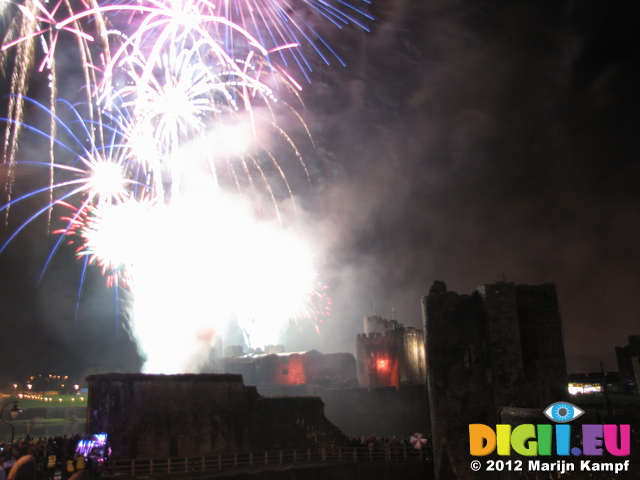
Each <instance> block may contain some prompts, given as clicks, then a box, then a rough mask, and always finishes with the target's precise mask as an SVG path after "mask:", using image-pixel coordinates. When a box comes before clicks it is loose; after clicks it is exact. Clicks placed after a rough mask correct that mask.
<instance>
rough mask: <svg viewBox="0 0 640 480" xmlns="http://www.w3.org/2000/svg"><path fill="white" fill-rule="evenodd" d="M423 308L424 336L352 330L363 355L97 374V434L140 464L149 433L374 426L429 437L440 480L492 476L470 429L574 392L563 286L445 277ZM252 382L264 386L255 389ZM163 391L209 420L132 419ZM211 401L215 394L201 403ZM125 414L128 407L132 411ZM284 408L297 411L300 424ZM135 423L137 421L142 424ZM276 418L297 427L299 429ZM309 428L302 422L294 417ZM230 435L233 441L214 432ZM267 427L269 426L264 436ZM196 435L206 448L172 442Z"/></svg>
mask: <svg viewBox="0 0 640 480" xmlns="http://www.w3.org/2000/svg"><path fill="white" fill-rule="evenodd" d="M422 307H423V326H424V331H421V330H418V329H415V328H413V327H404V326H403V325H402V324H400V323H398V322H397V321H396V320H385V319H382V318H380V317H378V316H371V317H366V318H365V320H364V333H363V334H360V335H358V336H357V338H356V350H357V359H354V358H353V355H351V354H329V355H323V354H321V353H319V352H317V351H314V350H311V351H308V352H299V353H284V352H281V351H276V352H275V353H268V354H261V355H240V356H236V357H230V358H227V359H226V360H225V361H226V368H227V372H229V371H231V372H233V373H235V375H231V374H229V373H227V374H225V375H203V376H193V377H191V376H173V378H161V377H162V376H141V375H138V376H136V375H133V376H118V375H114V374H110V375H107V376H96V377H93V378H90V400H89V403H90V405H89V411H90V412H92V413H91V415H90V418H89V421H88V428H89V429H90V431H94V430H96V429H97V430H100V431H107V430H109V429H110V430H111V432H112V435H114V434H115V435H116V437H122V438H119V440H123V439H124V440H123V441H124V444H123V445H122V448H123V450H122V452H120V455H122V456H125V457H126V456H130V458H135V457H140V456H141V455H148V454H150V453H151V450H152V448H153V443H154V442H153V441H151V440H149V441H147V440H148V439H150V438H152V437H157V435H158V434H162V435H165V437H166V438H165V440H166V441H165V442H164V443H166V444H167V445H169V447H168V448H169V450H168V451H167V452H166V453H167V454H168V455H174V454H180V455H182V454H189V455H191V454H194V453H196V454H197V453H198V452H200V450H202V448H205V447H206V448H207V449H213V450H214V451H225V450H230V449H233V448H235V449H238V448H239V449H247V448H262V447H265V448H268V447H269V446H273V445H276V444H277V445H282V446H288V445H290V444H291V442H292V441H293V442H294V443H295V442H298V441H301V442H303V443H304V442H305V441H308V439H309V438H313V439H314V440H313V441H315V439H319V438H321V437H324V438H333V439H338V438H339V436H340V434H339V433H337V432H336V431H335V430H334V427H333V425H336V426H337V427H338V428H339V429H340V431H341V432H342V433H343V434H347V435H353V434H359V433H360V434H362V433H363V432H362V430H363V429H364V428H367V432H366V433H367V434H368V433H371V431H368V429H369V428H374V429H375V433H376V434H380V435H385V436H386V435H395V434H396V433H397V432H396V431H394V429H401V430H402V431H404V433H405V434H406V433H407V431H409V432H410V433H412V432H413V431H422V432H425V433H428V432H431V436H432V438H433V442H432V448H433V456H434V473H435V478H436V480H439V479H445V478H458V479H465V478H469V479H470V478H474V479H476V478H494V476H495V474H494V475H493V476H492V475H491V474H490V473H489V472H472V471H471V469H470V467H469V444H468V438H467V432H468V425H469V424H470V423H485V424H495V423H509V422H517V421H518V420H521V419H522V418H523V417H522V415H527V414H528V413H527V411H526V409H527V408H529V409H531V412H534V413H535V414H540V413H541V411H542V409H544V408H545V407H547V406H548V405H549V404H551V403H553V402H556V401H559V400H563V399H564V398H566V397H567V371H566V364H565V357H564V347H563V340H562V325H561V319H560V312H559V308H558V301H557V296H556V291H555V286H554V285H552V284H543V285H537V286H529V285H514V284H513V283H506V282H498V283H494V284H489V285H483V286H481V287H479V288H478V289H477V290H476V291H474V292H473V293H471V294H469V295H459V294H457V293H455V292H451V291H448V290H447V287H446V285H445V284H444V283H443V282H435V283H434V284H433V286H432V287H431V289H430V291H429V294H428V295H427V296H425V297H424V298H423V302H422ZM235 353H236V354H239V353H242V352H241V351H239V350H238V351H236V352H235ZM634 358H635V357H634ZM636 359H637V358H636ZM177 377H179V378H177ZM356 378H357V380H356ZM243 380H244V382H245V383H246V384H247V385H254V386H253V387H245V386H244V384H243ZM185 391H189V392H190V394H189V396H188V397H185ZM158 393H162V394H163V397H164V398H173V397H175V401H176V402H177V404H180V403H181V402H182V403H183V406H184V407H185V408H186V413H188V412H195V411H197V412H199V413H198V416H200V417H203V416H204V417H206V418H207V419H209V420H208V423H207V425H205V426H204V427H203V426H202V425H204V424H202V422H200V424H198V425H195V424H194V425H191V424H188V425H185V424H184V419H185V418H187V416H188V415H187V416H185V415H184V414H183V413H176V412H175V411H174V410H175V409H173V410H172V408H173V407H171V405H173V403H172V402H169V401H168V400H167V401H165V402H163V403H162V404H159V405H156V407H155V410H153V411H148V412H147V413H148V414H147V413H145V416H144V418H143V417H140V418H138V417H136V415H138V413H139V412H140V411H143V410H145V408H146V407H145V405H147V403H148V402H146V400H145V399H148V398H150V395H156V394H158ZM261 395H267V397H262V396H261ZM292 395H294V396H292ZM309 395H312V396H309ZM275 396H280V397H282V396H285V397H286V398H285V399H284V400H282V401H280V400H277V399H275V398H273V397H275ZM318 397H319V398H318ZM185 398H188V400H187V404H184V401H185V400H184V399H185ZM206 398H215V399H216V401H215V402H211V401H206V400H196V399H206ZM314 398H315V399H316V400H312V399H314ZM192 403H193V405H192ZM125 405H127V407H125ZM523 407H524V409H523ZM125 410H126V411H130V412H131V414H130V415H129V414H127V415H124V416H123V412H125ZM145 411H146V410H145ZM247 412H248V413H247ZM267 412H271V413H269V414H268V415H266V413H267ZM273 412H276V413H277V415H276V416H275V417H273V415H272V413H273ZM287 412H290V413H291V412H294V413H295V415H293V417H292V418H293V420H291V419H288V417H287V415H289V414H288V413H287ZM523 412H524V413H523ZM132 415H133V417H132ZM325 415H326V417H325ZM125 417H126V418H125ZM129 417H131V418H137V420H135V422H133V423H132V424H131V425H133V427H132V426H131V425H129V424H130V423H131V418H129ZM204 417H203V418H204ZM272 417H273V418H272ZM294 417H295V418H294ZM123 418H124V420H123ZM163 418H164V420H163ZM327 420H328V421H327ZM261 422H262V423H261ZM270 422H271V423H270ZM273 422H276V423H280V424H282V425H289V424H291V428H290V429H289V430H290V431H289V433H287V434H285V433H286V432H284V430H282V429H279V428H278V427H276V426H275V425H276V424H275V423H273ZM292 422H293V423H292ZM302 424H304V425H306V427H305V429H303V430H300V429H299V428H298V427H297V426H296V425H302ZM190 425H191V426H190ZM134 427H135V428H134ZM114 429H115V430H114ZM190 429H191V430H193V431H191V430H190ZM203 429H204V430H203ZM408 429H411V430H408ZM97 430H96V431H97ZM223 431H227V432H236V433H235V437H233V438H230V437H229V438H230V439H229V438H227V436H225V435H223V434H222V433H218V432H223ZM260 431H265V432H267V433H268V435H267V437H268V439H267V440H266V441H265V440H264V439H262V438H259V435H258V433H257V432H260ZM238 432H241V433H238ZM283 432H284V433H283ZM192 434H193V435H194V436H195V437H196V438H205V437H206V438H208V439H210V444H207V445H205V446H198V445H195V444H194V445H191V444H189V443H186V444H185V443H183V442H177V443H176V441H177V439H180V438H184V437H185V436H189V437H190V436H191V435H192ZM150 435H151V436H150ZM163 438H164V437H163ZM228 442H231V443H228Z"/></svg>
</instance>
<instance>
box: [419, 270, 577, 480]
mask: <svg viewBox="0 0 640 480" xmlns="http://www.w3.org/2000/svg"><path fill="white" fill-rule="evenodd" d="M422 309H423V322H424V331H425V337H426V355H427V360H426V363H427V384H428V388H429V402H430V409H431V425H432V430H431V432H432V436H433V455H434V469H435V478H436V480H438V479H444V478H447V479H449V478H457V479H471V478H473V479H477V478H496V475H497V474H496V473H493V472H486V471H482V472H473V471H471V469H470V467H469V463H470V457H469V440H468V429H469V424H470V423H484V424H487V425H492V424H493V425H495V424H496V423H499V422H497V417H498V414H499V411H500V409H501V408H502V407H530V408H540V409H543V408H544V407H546V406H548V405H549V404H551V403H553V402H554V401H558V400H562V399H564V398H565V397H566V396H567V373H566V363H565V358H564V347H563V342H562V327H561V321H560V313H559V308H558V302H557V298H556V292H555V287H554V286H553V285H552V284H544V285H538V286H526V285H514V284H512V283H505V282H499V283H495V284H491V285H483V286H481V287H479V288H478V289H477V290H476V291H475V292H473V293H472V294H471V295H458V294H457V293H455V292H450V291H447V287H446V285H445V284H444V283H443V282H435V283H434V284H433V286H432V287H431V289H430V291H429V295H428V296H426V297H424V298H423V302H422Z"/></svg>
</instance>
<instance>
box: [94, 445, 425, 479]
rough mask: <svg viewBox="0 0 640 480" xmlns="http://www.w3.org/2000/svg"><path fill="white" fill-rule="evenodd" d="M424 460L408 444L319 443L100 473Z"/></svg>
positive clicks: (147, 462) (130, 464) (113, 466)
mask: <svg viewBox="0 0 640 480" xmlns="http://www.w3.org/2000/svg"><path fill="white" fill-rule="evenodd" d="M427 460H428V458H427V455H426V454H425V452H424V451H423V450H416V449H413V448H409V447H398V448H389V447H386V448H385V447H381V448H368V447H322V448H314V449H306V450H277V451H267V452H252V453H233V454H221V455H209V456H200V457H173V458H161V459H144V460H142V459H136V460H110V461H108V462H106V463H105V465H104V467H103V470H102V476H103V477H104V476H107V477H110V476H131V477H138V476H148V475H153V474H155V475H164V474H167V475H168V474H180V473H182V474H185V473H186V474H196V473H204V472H215V471H220V470H230V469H234V468H246V467H260V466H262V467H269V466H271V467H274V466H279V465H294V464H310V463H351V462H363V463H394V462H397V463H400V462H403V463H404V462H424V461H427Z"/></svg>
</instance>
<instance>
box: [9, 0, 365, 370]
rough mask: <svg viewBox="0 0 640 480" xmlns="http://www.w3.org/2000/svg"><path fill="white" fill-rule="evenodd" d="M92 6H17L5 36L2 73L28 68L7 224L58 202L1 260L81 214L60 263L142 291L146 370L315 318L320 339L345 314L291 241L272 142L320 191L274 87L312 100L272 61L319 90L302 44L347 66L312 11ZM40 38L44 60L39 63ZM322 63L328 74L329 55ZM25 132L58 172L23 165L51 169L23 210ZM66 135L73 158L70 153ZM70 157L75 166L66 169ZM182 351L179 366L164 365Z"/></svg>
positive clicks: (348, 19)
mask: <svg viewBox="0 0 640 480" xmlns="http://www.w3.org/2000/svg"><path fill="white" fill-rule="evenodd" d="M302 4H304V5H305V6H307V7H311V8H312V9H313V11H314V12H316V13H319V14H320V15H322V16H323V17H325V18H327V19H329V20H330V21H331V22H333V23H336V24H338V25H348V24H356V25H359V26H361V27H363V25H361V24H360V23H359V22H358V21H357V20H356V17H355V16H353V15H351V13H350V14H347V13H343V12H342V11H341V10H340V9H339V8H336V6H332V5H331V4H329V3H325V2H311V1H306V0H305V1H304V2H302ZM85 6H86V8H85V9H84V10H78V11H75V10H74V8H73V6H72V3H71V2H70V0H60V1H59V2H58V3H56V4H55V5H53V6H51V5H48V4H47V5H45V4H43V3H41V2H40V1H39V0H27V1H26V3H25V5H24V6H23V5H18V4H16V8H17V9H18V11H19V12H20V14H21V15H20V18H19V20H16V21H15V22H12V23H11V25H10V28H9V29H8V30H7V32H6V34H5V35H4V39H3V47H2V55H3V59H6V55H7V52H9V51H10V50H15V52H16V55H17V56H16V57H15V58H16V59H20V60H16V61H15V62H14V66H13V73H12V82H11V87H10V92H9V93H10V94H11V96H10V105H9V112H8V115H7V118H6V119H5V122H6V132H5V148H4V155H5V163H6V164H8V165H9V169H8V172H9V174H8V175H7V186H6V187H7V188H6V191H7V194H8V197H7V201H6V203H5V205H4V207H2V208H1V209H0V211H1V210H5V211H6V212H7V214H8V211H9V208H10V207H11V205H14V204H15V203H17V202H21V201H24V200H26V199H28V198H31V197H33V196H35V195H38V194H39V193H42V192H45V191H47V192H49V194H50V198H49V202H48V204H46V205H44V206H43V207H41V208H39V209H37V210H36V211H35V213H33V214H32V215H31V216H29V218H28V219H27V220H26V221H25V222H24V223H23V224H21V225H20V226H19V227H18V228H17V229H16V231H15V232H13V233H12V234H11V235H10V237H9V239H8V240H7V241H6V242H5V243H4V244H2V245H0V251H1V250H2V249H4V248H5V247H6V245H7V243H8V242H9V241H11V240H12V239H14V238H15V237H16V235H17V234H18V233H19V232H20V231H22V230H23V229H24V227H25V226H26V225H27V223H28V222H30V221H32V220H34V219H35V218H37V217H38V216H40V215H42V214H44V213H45V212H49V213H51V212H52V209H53V207H54V206H56V205H58V206H60V207H62V208H65V209H67V210H68V211H69V212H71V213H68V214H65V215H63V216H61V217H60V221H61V222H62V227H60V228H56V229H55V230H54V231H53V232H52V233H54V234H57V235H59V240H58V242H57V243H56V246H55V248H54V251H53V252H51V255H53V253H55V250H57V249H58V248H60V246H61V244H62V243H63V239H65V240H67V241H68V243H70V244H72V245H74V246H75V249H76V253H77V255H78V256H79V257H81V258H84V259H85V262H84V263H85V265H91V264H96V265H98V266H99V267H100V268H101V270H102V272H103V275H104V276H105V277H106V279H107V283H108V284H109V285H112V286H115V287H118V286H120V287H124V286H126V287H127V290H126V291H127V292H128V296H129V307H128V311H129V320H130V329H131V332H132V334H133V335H134V337H135V338H136V340H137V343H138V345H139V348H140V352H141V354H142V355H143V356H144V357H145V359H146V364H145V371H153V372H165V373H169V372H179V371H193V370H194V369H197V368H198V365H197V363H198V362H199V361H201V360H202V358H201V357H202V355H204V356H205V357H206V355H207V354H208V352H209V351H210V349H211V348H212V346H213V345H214V343H215V342H216V341H217V339H218V338H220V336H221V335H224V333H225V331H227V330H228V329H229V328H230V322H237V323H238V324H239V325H240V327H241V328H242V331H243V332H244V335H245V339H246V343H247V344H249V345H250V346H262V345H265V344H267V343H276V342H277V341H278V334H279V333H280V329H281V326H282V325H283V324H286V322H287V321H290V320H292V319H296V318H299V317H301V316H309V317H314V318H315V320H316V328H317V325H318V324H319V323H321V322H322V321H323V318H324V317H326V315H328V313H329V311H330V299H329V298H328V297H327V295H326V293H325V292H323V291H322V289H318V288H317V274H316V273H315V271H314V268H313V253H312V251H311V250H310V248H309V246H308V245H306V242H304V241H302V239H301V238H300V237H299V236H298V235H296V234H295V232H294V231H292V230H288V229H285V228H283V223H282V219H281V217H280V210H279V207H278V196H279V194H278V193H276V191H275V188H274V185H272V182H273V180H272V176H273V174H274V173H275V177H276V178H279V179H280V181H281V182H282V184H283V186H284V190H285V192H287V194H288V196H289V197H290V198H291V201H292V202H293V198H294V195H293V189H292V186H291V185H290V183H289V181H288V179H287V175H286V174H285V171H284V170H283V169H282V167H281V166H280V163H279V160H278V159H277V158H276V156H275V155H273V154H272V153H271V152H270V151H269V150H268V148H265V145H264V143H265V142H264V140H263V137H265V132H264V127H265V126H267V127H268V128H269V129H270V130H272V131H273V132H275V136H276V137H278V138H280V139H281V140H284V142H285V144H286V145H288V147H289V148H290V150H291V151H292V152H294V155H295V157H296V158H297V159H298V160H299V163H300V165H301V166H302V168H303V169H304V172H305V174H306V177H307V179H308V180H309V181H310V175H309V171H308V170H307V168H306V165H305V163H304V161H303V160H302V155H301V153H300V151H299V149H298V147H297V146H296V144H295V142H294V141H293V139H292V138H291V137H290V136H289V134H288V133H287V132H286V131H285V130H284V129H283V128H282V127H280V126H279V123H278V121H277V117H278V115H279V114H280V113H277V112H276V111H275V110H274V108H273V105H275V104H276V103H278V99H277V98H276V96H275V94H274V89H273V88H272V87H273V86H276V87H278V89H279V90H281V88H280V87H281V86H285V87H286V88H285V91H286V92H295V91H298V90H300V89H301V87H300V85H299V84H298V83H297V82H295V81H293V78H292V76H291V75H290V74H289V73H287V72H286V71H285V70H284V69H283V67H282V66H280V65H278V64H277V62H275V61H274V60H275V57H273V56H272V55H277V56H279V58H280V59H281V61H282V62H283V64H284V65H285V66H286V61H285V56H284V54H285V53H287V52H288V53H289V54H290V55H291V56H292V58H294V59H295V62H296V63H297V65H298V66H299V67H300V70H301V71H303V72H304V74H305V76H307V72H309V71H311V67H310V66H309V63H308V62H307V61H306V59H305V58H304V57H303V56H302V55H301V53H300V52H299V51H298V50H297V47H298V45H299V44H300V42H299V39H300V38H303V39H305V40H306V41H307V42H310V43H311V44H314V43H315V41H318V42H320V43H321V44H322V45H324V47H325V48H326V49H327V50H328V51H329V52H332V53H333V54H335V52H333V51H332V49H331V48H330V47H329V45H328V44H327V43H326V42H325V41H324V40H323V39H322V38H321V37H320V35H318V33H317V32H316V31H315V30H314V28H313V26H312V25H311V24H310V23H308V22H307V20H306V19H305V18H304V16H303V15H301V14H300V12H298V11H296V10H295V9H294V8H291V6H290V5H288V4H286V3H281V2H279V1H275V0H262V1H251V0H237V1H236V2H229V1H228V0H213V1H210V2H209V1H203V0H183V1H177V0H168V1H160V0H141V1H139V2H133V3H126V2H111V3H105V4H99V3H98V1H97V0H89V3H88V4H85ZM354 12H355V13H356V14H357V15H362V16H363V17H364V18H369V17H368V16H367V15H366V14H365V13H363V12H360V11H358V10H357V9H355V8H354V9H353V10H352V13H354ZM113 24H117V25H119V27H118V28H115V29H114V28H111V25H113ZM45 33H46V35H45ZM62 35H71V36H72V38H75V42H76V44H77V46H78V55H79V57H80V59H81V61H82V65H83V66H84V67H83V69H82V70H83V75H84V83H85V89H86V92H87V93H86V94H87V95H88V96H87V100H88V102H86V107H84V108H85V109H86V115H87V116H86V119H83V118H82V115H81V114H80V113H79V112H77V111H76V110H75V109H73V108H71V109H69V108H66V109H65V110H71V111H72V113H71V115H70V116H69V115H68V114H67V118H70V120H71V122H70V123H69V124H68V125H67V124H66V123H65V120H64V119H63V118H62V117H61V116H59V115H62V112H60V113H59V109H58V102H56V100H55V97H56V95H57V82H56V57H57V55H59V54H60V52H59V49H60V48H61V47H60V45H61V41H60V39H61V38H62ZM36 39H39V40H40V45H42V47H43V53H42V54H41V55H40V58H39V59H38V55H36V42H35V40H36ZM267 39H268V40H267ZM313 49H315V51H316V53H317V54H318V55H320V56H321V57H322V58H323V59H324V60H325V61H327V59H326V57H325V56H324V55H323V53H322V52H321V50H320V49H319V48H318V47H317V46H316V45H313ZM335 57H336V58H338V59H339V57H338V56H337V55H335ZM94 59H99V60H100V63H99V64H97V63H96V62H95V61H94ZM38 60H39V63H37V62H38ZM36 64H37V65H38V67H39V70H40V71H42V70H44V69H49V70H50V77H51V82H50V92H49V98H50V107H49V108H46V107H44V106H43V105H40V104H37V103H36V102H34V104H36V105H37V106H38V108H39V109H40V111H44V112H46V113H47V114H48V116H49V117H50V119H51V120H50V128H49V132H48V133H45V132H44V131H42V130H39V129H38V128H35V127H31V126H29V125H28V124H26V123H25V121H24V118H23V117H22V111H23V108H24V102H25V99H26V97H25V95H26V92H27V87H28V80H29V75H30V71H31V70H32V69H33V68H34V67H35V66H36ZM268 83H270V84H272V86H268ZM294 98H298V97H297V94H294ZM26 101H30V100H28V99H27V100H26ZM63 103H64V104H65V105H66V106H67V107H69V106H70V105H69V104H68V103H66V102H63ZM257 104H258V105H259V108H258V109H257V106H256V105H257ZM283 105H284V106H285V107H286V106H287V104H286V102H285V103H284V104H283ZM280 111H281V110H280ZM291 111H292V112H293V113H294V117H295V118H297V119H298V120H300V121H301V124H302V125H304V122H302V118H301V116H300V114H299V113H298V112H297V111H295V109H291ZM261 112H267V115H264V114H263V113H261ZM242 125H247V126H246V127H243V128H239V127H240V126H242ZM229 127H235V128H236V129H237V130H238V131H243V132H244V134H243V135H244V138H242V139H239V138H238V139H237V140H235V142H234V143H235V144H236V145H235V147H234V148H232V149H229V148H227V146H226V144H228V143H229V142H228V139H225V140H226V141H225V142H222V141H221V140H220V138H221V135H225V136H227V137H228V136H229V133H228V132H229V131H230V130H229ZM304 128H305V130H306V131H307V133H309V132H308V130H307V129H306V126H305V127H304ZM21 129H24V130H26V131H29V132H32V133H35V134H36V135H37V136H41V137H45V138H47V139H48V145H49V147H48V148H49V157H50V160H49V162H39V161H32V162H23V163H25V165H26V164H29V163H30V164H32V165H35V164H38V165H43V166H47V167H48V169H49V182H48V185H47V186H44V187H42V188H38V189H36V190H35V191H33V192H31V193H29V194H26V195H24V196H21V197H19V198H16V199H12V198H11V186H12V184H13V183H12V182H13V181H14V178H13V171H14V169H15V168H16V154H17V139H18V136H19V134H20V133H21ZM60 132H61V133H64V135H65V136H66V137H68V138H70V139H71V142H72V144H73V145H71V146H68V145H66V144H65V142H64V141H61V140H58V136H59V133H60ZM223 132H224V133H223ZM267 143H268V142H267ZM252 150H255V152H258V151H260V152H261V153H260V154H258V153H252ZM259 156H264V157H266V158H267V159H268V161H267V163H265V162H264V161H263V160H261V159H260V158H259ZM60 158H62V159H65V158H66V160H64V161H63V162H62V163H59V162H60V160H59V159H60ZM69 159H70V163H69ZM220 162H225V163H226V164H227V167H228V169H229V171H230V172H231V173H232V178H233V179H234V181H235V184H236V185H237V186H238V187H240V184H241V182H240V175H239V172H243V175H244V177H245V178H246V179H247V181H248V183H249V185H250V187H251V189H252V190H253V191H254V192H256V193H257V191H258V184H261V185H263V186H264V189H265V191H266V194H267V197H268V198H270V199H271V202H272V203H273V205H274V208H275V211H276V215H277V218H278V220H279V222H280V224H279V225H275V226H272V225H271V224H270V222H268V221H265V220H264V219H262V220H258V219H257V218H256V216H255V214H254V213H253V212H254V209H253V208H252V207H249V206H248V205H247V204H246V202H245V199H243V198H240V197H239V196H238V194H235V195H229V194H228V193H225V192H224V191H223V190H222V189H221V185H220V183H219V181H218V176H217V171H218V168H219V167H218V164H219V163H220ZM267 169H269V170H274V172H272V173H271V174H269V173H268V172H267ZM254 175H255V176H256V179H255V180H254ZM56 177H57V178H56ZM240 193H241V192H240ZM7 219H8V217H7ZM51 255H50V256H49V259H48V260H47V264H48V263H49V262H50V260H51ZM83 278H84V272H83ZM80 288H81V287H80ZM177 321H179V323H180V325H181V326H180V327H179V328H175V325H176V322H177ZM168 344H171V346H172V347H171V350H172V352H173V355H171V356H168V355H166V354H165V351H164V350H165V349H166V346H167V345H168ZM194 352H196V353H195V354H194Z"/></svg>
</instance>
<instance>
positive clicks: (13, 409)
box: [0, 400, 22, 460]
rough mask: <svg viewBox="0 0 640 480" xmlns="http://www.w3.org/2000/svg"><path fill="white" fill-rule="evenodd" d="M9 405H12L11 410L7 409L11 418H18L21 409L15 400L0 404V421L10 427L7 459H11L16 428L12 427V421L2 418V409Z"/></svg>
mask: <svg viewBox="0 0 640 480" xmlns="http://www.w3.org/2000/svg"><path fill="white" fill-rule="evenodd" d="M9 405H13V407H11V410H9V411H10V412H11V418H12V419H14V420H15V419H16V418H18V414H19V413H20V412H21V411H22V410H20V407H18V401H17V400H11V401H10V402H7V403H5V404H4V405H3V406H2V410H0V420H2V423H5V424H7V425H9V426H10V427H11V446H10V447H9V460H11V459H12V458H13V437H14V436H15V433H16V430H15V428H13V424H12V423H9V422H7V421H6V420H5V419H4V409H5V408H7V407H8V406H9Z"/></svg>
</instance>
